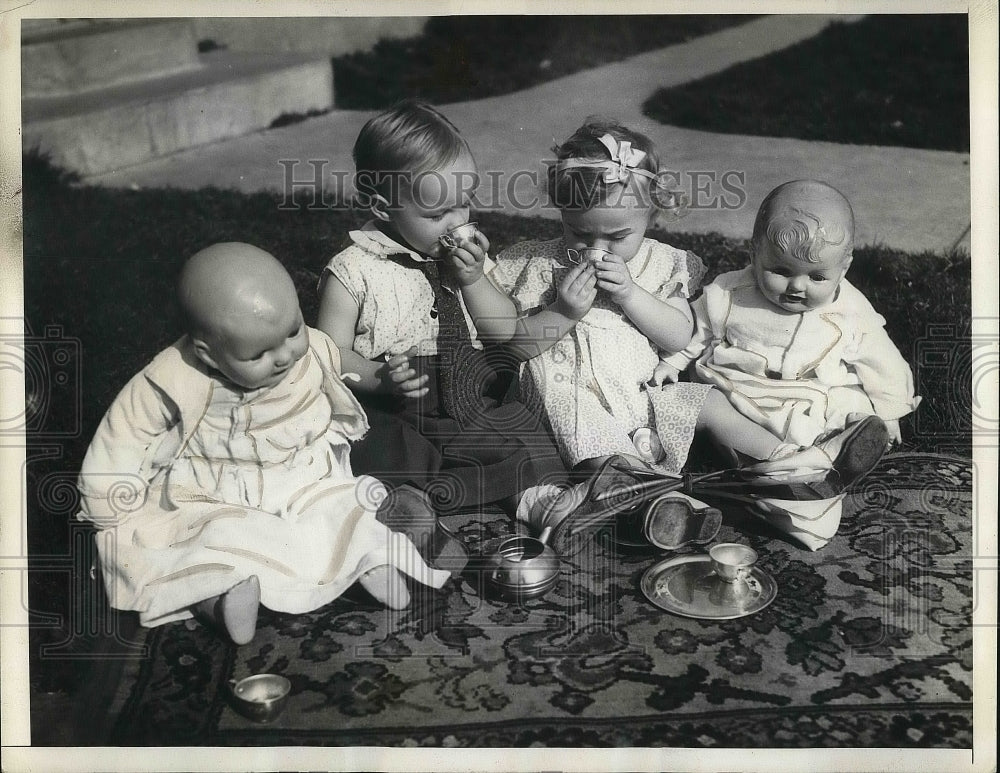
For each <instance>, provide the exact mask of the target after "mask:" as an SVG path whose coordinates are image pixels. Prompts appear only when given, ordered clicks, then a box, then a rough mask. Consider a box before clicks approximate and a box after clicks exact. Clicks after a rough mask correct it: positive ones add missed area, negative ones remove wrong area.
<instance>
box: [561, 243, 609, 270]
mask: <svg viewBox="0 0 1000 773" xmlns="http://www.w3.org/2000/svg"><path fill="white" fill-rule="evenodd" d="M611 255H614V253H613V252H610V251H608V250H602V249H601V248H600V247H584V248H583V249H582V250H575V249H573V248H572V247H570V248H569V249H567V250H566V257H567V258H568V259H569V262H570V263H572V264H573V265H574V266H578V265H580V264H581V263H600V262H601V261H602V260H604V259H605V257H608V256H611Z"/></svg>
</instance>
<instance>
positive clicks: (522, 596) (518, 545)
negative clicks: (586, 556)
mask: <svg viewBox="0 0 1000 773" xmlns="http://www.w3.org/2000/svg"><path fill="white" fill-rule="evenodd" d="M549 531H550V530H549V529H546V530H545V531H543V532H542V533H541V535H540V536H539V537H509V538H507V539H505V540H504V541H503V542H501V543H500V545H499V546H498V547H497V549H496V552H494V553H493V555H492V556H490V558H489V563H488V566H489V571H488V572H487V574H486V580H487V583H488V585H489V588H490V590H491V591H492V593H493V595H494V596H497V597H498V598H500V599H501V600H503V601H514V602H517V601H524V600H527V599H533V598H537V597H539V596H543V595H545V594H546V593H548V592H549V591H550V590H551V589H552V588H553V587H554V586H555V584H556V583H557V582H558V581H559V556H557V555H556V554H555V551H553V550H552V548H550V547H549V546H548V545H546V544H545V540H547V539H548V537H549Z"/></svg>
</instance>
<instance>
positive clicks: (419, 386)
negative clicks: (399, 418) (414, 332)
mask: <svg viewBox="0 0 1000 773" xmlns="http://www.w3.org/2000/svg"><path fill="white" fill-rule="evenodd" d="M416 355H417V347H415V346H411V347H410V348H409V349H408V350H407V351H405V352H403V353H402V354H394V355H393V356H392V357H390V358H389V359H388V360H387V361H386V363H385V365H383V366H382V367H381V368H379V371H378V377H379V380H380V381H381V382H382V388H383V389H384V390H385V391H386V392H388V393H389V394H391V395H396V396H397V397H405V398H407V399H410V400H415V399H416V398H418V397H423V396H424V395H425V394H427V392H429V391H430V388H429V387H428V386H426V384H427V379H428V378H430V377H429V376H428V374H426V373H424V374H423V375H420V376H418V375H417V371H416V370H415V369H414V368H413V366H412V365H411V364H410V358H411V357H415V356H416Z"/></svg>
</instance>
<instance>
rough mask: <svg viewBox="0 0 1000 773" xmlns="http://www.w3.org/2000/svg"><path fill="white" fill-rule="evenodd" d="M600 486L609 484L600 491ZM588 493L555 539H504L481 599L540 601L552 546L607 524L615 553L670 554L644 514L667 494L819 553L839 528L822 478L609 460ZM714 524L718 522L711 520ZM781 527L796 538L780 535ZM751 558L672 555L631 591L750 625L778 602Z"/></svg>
mask: <svg viewBox="0 0 1000 773" xmlns="http://www.w3.org/2000/svg"><path fill="white" fill-rule="evenodd" d="M602 480H604V481H606V482H607V481H610V484H608V485H603V486H602V485H601V484H600V482H601V481H602ZM588 486H589V488H588V490H587V492H586V495H585V496H584V498H583V501H582V502H581V504H580V505H579V507H578V508H577V509H576V510H575V511H574V513H573V514H572V515H570V516H568V517H567V518H566V519H565V523H560V524H558V525H557V526H555V531H557V532H558V531H559V530H561V531H562V534H561V535H557V536H556V537H555V538H554V535H553V529H552V528H546V529H545V530H544V531H542V533H541V534H540V535H539V536H538V537H529V536H515V537H509V538H507V539H505V540H503V541H502V542H501V543H500V544H499V546H498V547H497V548H496V549H495V550H494V551H493V552H492V553H491V554H489V555H488V556H487V557H486V563H485V569H486V577H485V579H486V587H487V589H488V590H489V591H490V592H491V595H493V596H495V597H497V598H499V599H501V600H504V601H521V600H527V599H533V598H538V597H540V596H543V595H545V594H546V593H547V592H548V591H549V590H551V589H552V588H553V587H554V586H555V584H556V583H557V581H558V577H559V571H560V555H567V554H568V553H566V552H564V551H562V550H557V549H556V548H555V547H554V546H553V543H558V544H568V543H567V540H568V539H569V538H571V537H572V536H573V533H574V532H577V533H579V534H582V533H583V532H586V531H588V530H590V531H593V530H595V529H598V528H604V527H607V526H609V525H611V524H614V525H615V527H616V528H615V539H616V542H617V544H618V545H619V546H621V547H644V548H650V547H661V548H665V549H671V548H670V547H669V546H668V545H666V544H664V543H663V541H662V540H659V539H658V538H657V534H656V533H655V531H656V526H655V522H654V519H653V518H652V517H651V514H652V513H654V512H655V511H656V509H657V507H658V506H659V505H660V503H662V502H664V501H665V500H669V496H667V497H665V496H664V495H669V494H671V493H672V492H680V493H682V494H687V495H690V496H691V497H694V498H697V499H708V500H723V501H728V502H736V503H740V504H742V505H744V506H745V507H746V508H747V509H748V511H749V512H751V513H753V514H755V515H757V516H758V517H761V518H764V519H765V520H768V521H771V522H772V523H777V524H780V525H781V526H782V527H783V530H784V531H785V533H786V534H788V535H789V536H791V537H793V538H795V539H798V541H800V542H802V544H803V546H804V547H808V548H810V549H816V548H817V547H820V546H821V545H822V544H825V541H826V540H827V539H828V538H829V537H832V536H833V534H834V533H835V532H836V528H837V526H838V525H839V521H840V504H841V500H842V494H841V488H842V487H841V486H839V485H838V482H837V479H836V473H835V472H833V471H830V470H797V471H792V472H789V473H786V474H783V475H781V476H775V475H760V474H754V473H750V472H747V471H743V470H722V471H717V472H711V473H705V474H686V475H682V476H675V475H669V474H666V473H660V472H656V471H654V470H642V469H636V468H635V467H633V466H631V465H630V464H629V463H628V462H627V461H626V460H625V459H623V458H621V457H612V458H611V459H609V460H608V461H607V462H605V464H604V465H603V466H602V467H601V469H600V470H598V472H597V473H595V475H594V476H593V477H592V478H591V479H590V482H589V484H588ZM709 509H712V508H709ZM716 513H717V511H716ZM716 517H717V518H719V521H721V516H720V515H718V513H717V516H716ZM719 521H716V528H711V529H708V530H707V531H706V532H705V533H702V534H698V535H696V536H695V537H694V538H693V539H687V540H685V541H684V543H682V544H706V543H709V542H710V541H711V540H712V539H713V538H714V537H715V535H716V533H717V531H718V529H717V524H718V522H719ZM790 523H791V524H794V525H795V526H796V527H797V528H789V524H790ZM630 535H633V536H630ZM824 535H825V536H824ZM757 558H758V556H757V553H756V551H754V550H753V549H752V548H750V547H748V546H747V545H742V544H739V543H735V542H724V543H718V544H715V545H713V546H711V547H710V548H709V549H708V551H707V552H706V553H698V554H692V553H683V554H679V555H672V556H668V557H666V558H664V559H663V560H661V561H659V562H657V563H655V564H654V565H653V566H652V567H650V568H649V569H648V570H647V571H646V572H645V573H644V575H643V577H642V580H641V583H640V588H641V590H642V592H643V594H644V595H645V596H646V598H647V599H649V601H650V602H651V603H652V604H654V605H655V606H657V607H659V608H660V609H663V610H665V611H667V612H671V613H673V614H677V615H681V616H684V617H693V618H699V619H704V620H727V619H732V618H738V617H744V616H746V615H752V614H755V613H756V612H759V611H760V610H762V609H764V608H765V607H766V606H767V605H768V604H770V603H771V602H772V601H774V599H775V597H776V596H777V592H778V586H777V583H776V581H775V580H774V578H773V577H772V576H771V575H770V574H769V573H768V572H767V571H765V570H764V569H763V568H761V567H760V566H758V565H757Z"/></svg>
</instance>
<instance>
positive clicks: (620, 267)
mask: <svg viewBox="0 0 1000 773" xmlns="http://www.w3.org/2000/svg"><path fill="white" fill-rule="evenodd" d="M594 268H595V269H596V270H597V287H598V289H600V290H604V292H606V293H607V294H608V297H609V298H611V300H613V301H614V302H615V303H617V304H618V305H619V306H621V305H622V304H623V303H627V302H628V299H629V298H631V297H632V292H633V291H634V290H635V280H634V279H632V275H631V274H630V273H629V272H628V265H626V263H625V261H624V260H623V259H622V257H621V256H620V255H613V254H612V255H608V256H606V257H605V258H604V259H603V260H602V261H600V262H599V263H595V264H594Z"/></svg>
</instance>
